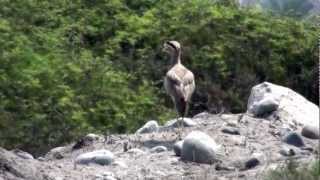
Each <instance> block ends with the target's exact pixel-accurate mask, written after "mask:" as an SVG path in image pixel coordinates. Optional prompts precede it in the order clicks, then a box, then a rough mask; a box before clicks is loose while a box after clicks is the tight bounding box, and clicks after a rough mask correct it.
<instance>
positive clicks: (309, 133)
mask: <svg viewBox="0 0 320 180" xmlns="http://www.w3.org/2000/svg"><path fill="white" fill-rule="evenodd" d="M301 134H302V136H304V137H307V138H310V139H319V137H320V135H319V128H317V127H315V126H310V125H306V126H304V127H303V128H302V131H301Z"/></svg>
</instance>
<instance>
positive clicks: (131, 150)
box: [127, 148, 145, 154]
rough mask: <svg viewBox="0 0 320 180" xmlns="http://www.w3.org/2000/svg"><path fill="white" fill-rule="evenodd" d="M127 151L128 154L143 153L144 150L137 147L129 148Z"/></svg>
mask: <svg viewBox="0 0 320 180" xmlns="http://www.w3.org/2000/svg"><path fill="white" fill-rule="evenodd" d="M127 152H128V153H130V154H145V152H144V151H142V150H141V149H138V148H132V149H129V150H128V151H127Z"/></svg>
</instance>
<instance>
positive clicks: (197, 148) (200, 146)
mask: <svg viewBox="0 0 320 180" xmlns="http://www.w3.org/2000/svg"><path fill="white" fill-rule="evenodd" d="M219 149H220V146H219V145H217V144H216V142H215V141H214V140H213V139H212V138H211V137H210V136H208V135H207V134H205V133H203V132H200V131H193V132H191V133H190V134H188V135H187V137H186V138H185V139H184V141H183V144H182V151H181V158H182V160H187V161H193V162H197V163H206V164H212V163H214V162H215V161H217V154H216V153H217V152H218V150H219Z"/></svg>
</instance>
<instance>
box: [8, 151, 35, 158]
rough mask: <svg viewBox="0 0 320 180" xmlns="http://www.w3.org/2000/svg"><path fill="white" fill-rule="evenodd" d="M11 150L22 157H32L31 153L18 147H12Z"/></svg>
mask: <svg viewBox="0 0 320 180" xmlns="http://www.w3.org/2000/svg"><path fill="white" fill-rule="evenodd" d="M12 152H13V153H15V154H16V155H17V156H19V157H21V158H23V159H34V158H33V156H32V155H31V154H29V153H27V152H24V151H21V150H20V149H14V150H13V151H12Z"/></svg>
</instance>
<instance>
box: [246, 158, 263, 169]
mask: <svg viewBox="0 0 320 180" xmlns="http://www.w3.org/2000/svg"><path fill="white" fill-rule="evenodd" d="M259 164H260V161H259V159H258V158H256V157H252V158H250V159H249V160H247V161H246V162H245V163H244V166H245V169H252V168H254V167H256V166H258V165H259Z"/></svg>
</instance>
